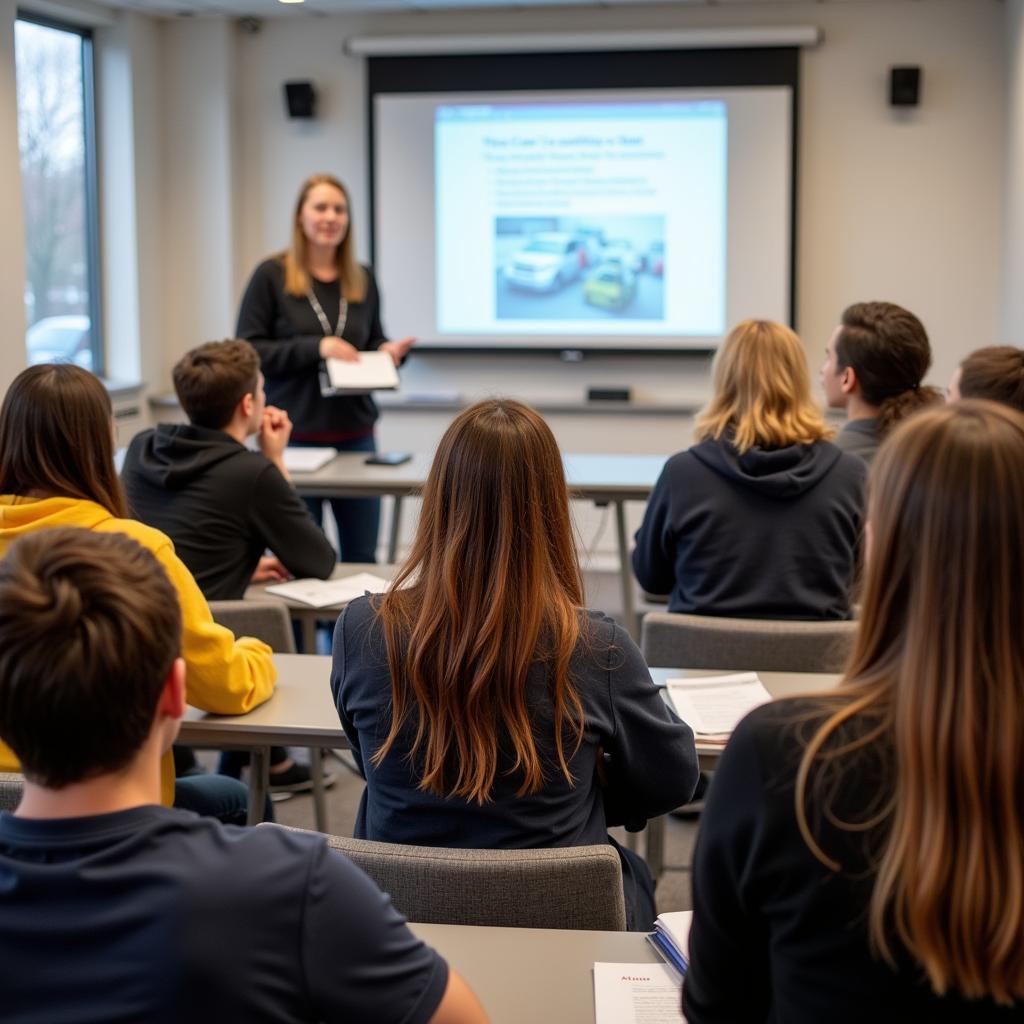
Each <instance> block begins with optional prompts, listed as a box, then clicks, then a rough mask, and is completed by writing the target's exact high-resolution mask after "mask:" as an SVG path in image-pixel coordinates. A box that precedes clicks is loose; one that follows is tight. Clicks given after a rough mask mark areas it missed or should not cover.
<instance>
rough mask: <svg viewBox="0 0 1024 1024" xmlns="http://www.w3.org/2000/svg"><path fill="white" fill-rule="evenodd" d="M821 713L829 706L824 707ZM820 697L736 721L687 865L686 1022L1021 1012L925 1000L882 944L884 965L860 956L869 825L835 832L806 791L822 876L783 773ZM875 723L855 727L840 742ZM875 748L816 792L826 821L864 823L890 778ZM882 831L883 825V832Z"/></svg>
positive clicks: (993, 1017)
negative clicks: (824, 796) (832, 865)
mask: <svg viewBox="0 0 1024 1024" xmlns="http://www.w3.org/2000/svg"><path fill="white" fill-rule="evenodd" d="M832 707H833V709H834V707H835V706H834V705H832ZM823 720H824V714H823V708H822V705H821V703H820V702H815V701H814V700H812V699H809V698H799V699H790V700H780V701H774V702H773V703H771V704H766V705H764V706H763V707H761V708H758V709H757V710H756V711H754V712H752V713H751V714H750V715H748V716H747V717H746V718H745V719H744V720H743V721H742V722H741V723H740V724H739V726H737V728H736V730H735V732H734V733H733V735H732V738H731V739H730V740H729V744H728V746H727V747H726V750H725V752H724V754H723V755H722V758H721V760H720V761H719V763H718V768H717V770H716V771H715V776H714V781H713V782H712V783H711V788H710V790H709V792H708V799H707V806H706V808H705V811H704V814H703V815H702V817H701V823H700V833H699V835H698V836H697V846H696V849H695V851H694V858H693V908H694V920H693V928H692V930H691V932H690V967H689V970H688V972H687V975H686V980H685V983H684V996H683V1011H684V1013H685V1014H686V1019H687V1021H688V1022H689V1024H968V1022H970V1024H989V1022H992V1024H996V1022H1000V1021H1005V1022H1006V1024H1009V1022H1010V1021H1017V1022H1018V1024H1019V1022H1020V1021H1021V1020H1024V1003H1022V1002H1018V1003H1017V1004H1016V1005H1015V1006H1014V1007H1012V1008H999V1007H997V1006H996V1005H995V1004H994V1003H993V1002H992V1000H990V999H980V1000H977V1001H970V1000H966V999H963V998H962V997H960V996H957V995H955V994H950V995H947V996H945V997H939V996H936V995H935V994H934V993H933V992H932V991H931V989H930V987H929V986H928V984H927V981H926V980H925V977H924V971H923V970H922V969H921V968H920V967H919V966H918V965H917V964H916V963H914V962H913V960H912V959H911V957H910V956H909V954H908V953H907V952H906V951H905V950H902V951H901V950H900V947H899V942H898V940H894V942H895V950H896V967H895V968H893V967H890V966H889V965H887V964H886V963H884V962H883V961H881V960H880V959H879V958H878V957H877V956H875V955H874V954H873V953H872V950H871V944H870V939H869V937H868V924H867V917H868V906H869V903H870V900H871V892H872V888H873V886H874V880H875V867H874V865H876V864H877V852H872V851H873V850H874V851H877V849H878V847H879V843H880V840H881V839H883V838H884V836H880V835H878V834H877V830H875V831H873V832H871V833H865V831H864V830H858V831H848V830H844V829H842V828H840V827H838V826H837V825H836V824H835V823H834V822H833V821H832V820H830V819H829V818H827V817H826V815H825V813H824V808H823V806H822V803H821V793H820V790H819V789H817V788H815V787H814V786H813V785H812V786H810V787H809V789H808V802H807V812H808V813H807V817H808V821H809V822H810V823H811V826H812V830H813V833H814V836H815V839H816V840H817V841H818V843H819V844H820V845H821V846H822V848H823V849H824V851H825V853H826V854H827V855H828V856H829V857H832V858H833V859H834V860H837V861H838V862H839V863H840V864H841V865H842V870H840V871H838V872H836V871H831V870H830V869H829V868H827V867H826V866H825V865H824V864H822V863H821V861H820V860H818V859H817V858H816V857H815V856H814V854H813V853H812V852H811V850H810V848H809V847H808V845H807V843H806V842H805V840H804V838H803V836H802V835H801V833H800V830H799V826H798V825H797V820H796V797H795V794H796V776H797V771H798V769H799V766H800V760H801V757H802V755H803V751H804V749H805V745H806V742H807V739H808V738H809V737H811V736H813V735H814V732H815V731H816V728H817V726H818V725H820V724H821V722H822V721H823ZM867 728H871V729H875V728H876V722H875V721H874V720H872V721H870V722H865V721H864V719H863V717H860V718H854V719H853V720H852V721H851V722H850V723H848V725H847V726H846V729H845V731H844V732H843V733H842V734H841V736H840V737H838V739H839V741H841V742H850V741H852V740H854V738H856V737H859V736H862V735H863V733H864V730H865V729H867ZM895 774H896V765H895V759H894V756H893V755H892V753H891V748H889V747H888V746H887V745H886V744H885V743H884V740H878V741H876V742H874V743H873V744H872V745H871V746H869V747H867V748H865V749H864V750H863V751H862V752H860V753H859V754H858V755H857V759H856V761H851V762H850V765H849V767H848V769H846V770H844V771H842V784H841V785H839V786H834V785H829V784H828V783H826V787H825V788H826V791H827V792H828V793H829V794H830V797H831V798H832V799H833V800H834V801H835V803H832V804H830V807H831V808H832V810H833V811H834V812H835V816H836V819H837V820H839V821H845V822H863V821H866V820H868V819H869V818H871V817H873V816H874V815H875V814H876V813H877V811H878V808H879V805H880V801H883V802H884V799H885V798H887V797H888V796H889V795H890V794H891V793H892V789H893V785H894V783H895ZM880 827H884V823H883V825H882V826H880Z"/></svg>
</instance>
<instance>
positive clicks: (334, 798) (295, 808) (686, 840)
mask: <svg viewBox="0 0 1024 1024" xmlns="http://www.w3.org/2000/svg"><path fill="white" fill-rule="evenodd" d="M586 586H587V596H588V604H589V605H590V606H591V607H593V608H600V609H602V610H603V611H606V612H607V613H608V614H609V615H612V616H614V617H616V618H621V598H620V597H619V596H618V586H619V583H618V577H617V576H616V575H615V574H614V573H599V572H592V573H587V575H586ZM295 754H296V756H297V757H301V756H302V754H303V752H302V751H298V750H297V751H295ZM324 764H325V767H326V768H327V769H328V770H330V771H331V772H333V773H335V775H336V781H335V782H334V785H333V786H332V787H331V788H330V789H329V790H328V793H327V820H328V828H329V829H330V830H331V832H334V833H336V834H339V835H351V834H352V826H353V824H354V822H355V816H356V809H357V808H358V805H359V798H360V796H361V795H362V791H363V782H362V779H361V778H360V777H359V776H358V775H357V774H356V773H355V771H354V769H353V768H352V767H350V766H351V760H350V759H349V755H348V754H347V753H346V752H344V751H342V752H339V755H338V757H337V758H335V757H331V758H328V759H326V760H325V762H324ZM274 811H275V814H276V816H277V820H278V821H279V822H281V824H284V825H292V826H297V827H300V828H310V829H311V828H313V800H312V797H310V796H308V795H305V794H301V795H296V796H293V797H291V798H290V799H288V800H286V801H283V802H281V803H276V804H275V805H274ZM696 833H697V822H696V821H684V820H679V819H676V818H673V817H671V816H670V817H669V818H668V819H667V826H666V829H665V834H666V845H665V871H664V873H663V874H662V877H661V879H660V881H659V882H658V888H657V897H658V910H659V912H660V911H667V910H688V909H690V906H691V896H690V860H691V855H692V851H693V843H694V839H695V838H696ZM613 835H615V837H616V839H618V840H619V841H620V842H625V833H624V832H622V831H621V830H618V829H617V830H615V831H614V832H613ZM642 841H643V840H642V838H641V852H642Z"/></svg>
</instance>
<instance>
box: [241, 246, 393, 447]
mask: <svg viewBox="0 0 1024 1024" xmlns="http://www.w3.org/2000/svg"><path fill="white" fill-rule="evenodd" d="M363 269H364V270H365V271H366V297H365V298H364V299H363V301H362V302H350V303H349V304H348V313H347V315H346V318H345V325H344V327H343V328H342V331H341V336H342V337H343V338H344V339H345V341H347V342H348V343H349V344H351V345H353V346H354V347H355V348H357V349H359V350H360V351H361V352H368V351H373V350H375V349H377V347H378V346H379V345H380V344H381V342H383V341H387V336H386V335H385V334H384V328H383V326H382V325H381V320H380V295H379V293H378V291H377V282H376V280H375V279H374V276H373V273H372V271H371V270H370V269H369V267H364V268H363ZM313 291H314V292H315V294H316V297H317V301H318V302H319V303H320V306H321V308H322V309H323V312H324V315H325V316H326V317H327V320H328V322H329V323H330V325H331V330H332V331H333V330H334V328H335V326H336V325H337V323H338V310H339V308H340V305H341V293H340V290H339V287H338V285H337V284H336V283H331V284H325V283H324V282H322V281H316V280H314V281H313ZM235 333H236V335H237V336H238V337H239V338H244V339H245V340H246V341H248V342H250V343H251V344H252V346H253V348H255V349H256V351H257V352H258V353H259V357H260V365H261V367H262V370H263V376H264V377H265V379H266V389H267V402H268V404H270V405H276V406H279V407H280V408H282V409H287V410H288V415H289V416H290V417H291V421H292V423H294V424H295V429H294V431H293V432H292V439H293V440H295V441H319V442H327V443H330V442H332V441H341V440H347V439H350V438H354V437H364V436H367V435H369V434H371V433H372V432H373V425H374V423H375V422H376V420H377V406H376V404H375V403H374V401H373V398H372V397H371V396H370V395H336V396H333V397H330V398H325V397H323V395H321V393H320V370H321V367H322V366H323V364H322V362H321V359H320V342H321V340H322V339H323V337H324V334H325V332H324V329H323V326H322V325H321V323H320V320H319V318H318V317H317V315H316V313H315V312H314V311H313V306H312V305H311V304H310V301H309V299H308V298H306V296H295V295H289V294H288V293H287V292H285V290H284V265H283V263H282V262H281V260H280V259H279V258H273V259H268V260H264V261H263V262H262V263H261V264H260V265H259V266H258V267H257V268H256V269H255V270H254V271H253V275H252V277H251V278H250V279H249V283H248V285H246V288H245V294H244V295H243V296H242V304H241V306H240V307H239V310H238V325H237V328H236V330H235Z"/></svg>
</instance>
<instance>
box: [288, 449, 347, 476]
mask: <svg viewBox="0 0 1024 1024" xmlns="http://www.w3.org/2000/svg"><path fill="white" fill-rule="evenodd" d="M337 454H338V449H337V448H302V447H296V448H292V447H288V448H285V450H284V468H285V469H287V470H288V472H289V473H315V472H316V471H317V470H318V469H320V467H321V466H325V465H327V463H328V462H330V461H331V459H333V458H334V456H335V455H337Z"/></svg>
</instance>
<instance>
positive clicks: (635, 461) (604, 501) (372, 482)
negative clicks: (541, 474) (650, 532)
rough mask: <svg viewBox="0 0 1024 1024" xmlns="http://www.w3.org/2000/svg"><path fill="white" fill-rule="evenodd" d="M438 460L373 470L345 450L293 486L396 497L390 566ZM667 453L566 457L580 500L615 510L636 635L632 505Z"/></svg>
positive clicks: (625, 596)
mask: <svg viewBox="0 0 1024 1024" xmlns="http://www.w3.org/2000/svg"><path fill="white" fill-rule="evenodd" d="M432 459H433V457H432V456H430V455H422V454H419V455H414V456H413V457H412V459H411V460H410V461H409V462H407V463H405V464H404V465H401V466H368V465H366V455H365V454H363V453H361V452H343V453H341V454H339V455H337V456H336V457H335V458H333V459H331V461H330V462H328V463H327V464H326V465H325V466H322V467H321V468H320V469H318V470H316V471H315V472H313V473H295V474H293V476H292V483H293V485H294V486H295V489H296V490H297V491H298V492H299V494H302V495H305V496H309V497H319V498H353V497H369V496H381V497H387V496H390V497H392V498H394V499H395V511H394V515H393V516H392V518H391V533H390V535H389V538H388V562H391V563H393V562H394V561H395V558H396V556H397V551H398V530H399V525H400V517H401V502H402V498H403V497H405V496H407V495H414V494H418V493H419V492H420V491H421V490H422V489H423V485H424V483H425V482H426V479H427V474H428V473H429V471H430V464H431V462H432ZM665 459H666V456H664V455H563V456H562V461H563V463H564V465H565V477H566V481H567V482H568V485H569V490H570V492H571V494H572V496H573V497H574V498H580V499H582V500H586V501H592V502H594V503H595V504H597V505H612V506H613V507H614V509H615V528H616V540H617V543H618V549H619V579H620V583H621V586H622V611H623V618H624V620H625V622H626V623H627V626H628V628H629V630H630V632H631V633H633V632H635V629H636V625H635V623H636V602H635V600H634V597H633V572H632V568H631V566H630V564H629V537H628V535H627V530H626V507H625V503H626V502H627V501H646V500H647V499H648V497H649V496H650V494H651V491H652V490H653V489H654V484H655V482H656V481H657V479H658V476H659V474H660V473H661V470H662V467H663V466H664V464H665Z"/></svg>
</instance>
